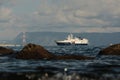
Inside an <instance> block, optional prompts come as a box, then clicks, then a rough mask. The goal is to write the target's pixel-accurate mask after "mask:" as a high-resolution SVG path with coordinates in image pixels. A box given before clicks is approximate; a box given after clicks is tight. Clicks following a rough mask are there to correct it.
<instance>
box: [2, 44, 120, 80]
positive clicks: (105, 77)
mask: <svg viewBox="0 0 120 80" xmlns="http://www.w3.org/2000/svg"><path fill="white" fill-rule="evenodd" d="M105 47H107V46H89V45H87V46H44V48H45V49H47V50H48V51H49V52H52V53H54V54H56V55H65V54H74V55H85V56H92V57H96V58H95V59H93V60H21V59H15V58H11V57H9V56H0V72H6V73H7V72H8V73H9V72H10V73H18V72H19V73H20V72H21V73H22V72H41V73H42V72H51V73H54V74H56V76H60V75H62V76H64V75H69V77H70V75H71V76H72V75H75V74H76V75H83V76H84V75H86V76H88V77H94V78H93V79H90V80H120V56H103V55H101V56H100V55H99V56H98V53H99V51H100V50H101V49H103V48H105ZM13 49H14V50H16V51H20V50H21V49H22V47H14V48H13ZM36 80H37V79H36ZM40 80H44V79H40ZM48 80H50V79H48ZM56 80H57V79H56ZM60 80H61V79H60ZM63 80H65V79H63ZM68 80H72V79H68ZM74 80H82V79H79V77H78V78H76V79H75V78H74ZM83 80H89V78H88V79H83Z"/></svg>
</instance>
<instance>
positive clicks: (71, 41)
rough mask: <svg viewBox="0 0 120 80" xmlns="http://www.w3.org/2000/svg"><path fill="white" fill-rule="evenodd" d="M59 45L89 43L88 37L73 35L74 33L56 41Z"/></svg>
mask: <svg viewBox="0 0 120 80" xmlns="http://www.w3.org/2000/svg"><path fill="white" fill-rule="evenodd" d="M55 42H56V44H57V45H88V43H89V42H88V39H86V38H78V37H73V35H72V34H70V35H68V37H67V38H66V39H65V40H62V41H55Z"/></svg>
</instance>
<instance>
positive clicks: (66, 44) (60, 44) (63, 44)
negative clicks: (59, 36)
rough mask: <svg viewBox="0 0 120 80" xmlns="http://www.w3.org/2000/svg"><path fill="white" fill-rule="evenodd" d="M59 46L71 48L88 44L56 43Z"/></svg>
mask: <svg viewBox="0 0 120 80" xmlns="http://www.w3.org/2000/svg"><path fill="white" fill-rule="evenodd" d="M56 44H57V45H58V46H70V45H88V44H87V43H81V44H71V43H59V42H56Z"/></svg>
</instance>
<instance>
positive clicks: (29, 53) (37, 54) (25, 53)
mask: <svg viewBox="0 0 120 80" xmlns="http://www.w3.org/2000/svg"><path fill="white" fill-rule="evenodd" d="M54 56H55V55H53V54H52V53H50V52H48V51H47V50H46V49H44V48H43V47H42V46H40V45H35V44H31V43H30V44H28V45H26V46H25V47H24V48H23V49H22V50H21V51H20V52H18V54H17V55H16V58H18V59H52V58H54Z"/></svg>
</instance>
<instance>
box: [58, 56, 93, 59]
mask: <svg viewBox="0 0 120 80" xmlns="http://www.w3.org/2000/svg"><path fill="white" fill-rule="evenodd" d="M56 59H59V60H60V59H62V60H66V59H75V60H86V59H94V57H89V56H83V55H63V56H57V57H56Z"/></svg>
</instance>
